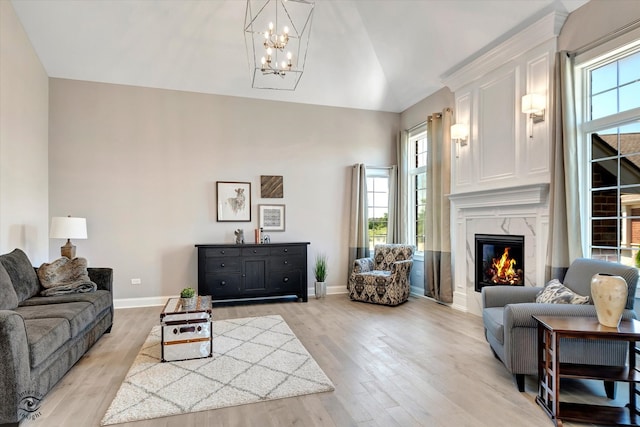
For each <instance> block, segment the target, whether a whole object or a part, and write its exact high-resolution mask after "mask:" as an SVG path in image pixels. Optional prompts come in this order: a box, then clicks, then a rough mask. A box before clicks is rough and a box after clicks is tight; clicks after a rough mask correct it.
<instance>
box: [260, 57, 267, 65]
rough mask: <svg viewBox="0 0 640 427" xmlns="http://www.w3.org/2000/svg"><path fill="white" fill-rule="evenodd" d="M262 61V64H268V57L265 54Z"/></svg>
mask: <svg viewBox="0 0 640 427" xmlns="http://www.w3.org/2000/svg"><path fill="white" fill-rule="evenodd" d="M261 62H262V65H264V64H266V63H267V58H265V57H264V56H263V57H262V59H261Z"/></svg>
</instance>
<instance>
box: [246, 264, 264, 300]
mask: <svg viewBox="0 0 640 427" xmlns="http://www.w3.org/2000/svg"><path fill="white" fill-rule="evenodd" d="M242 270H243V272H244V277H243V279H244V287H243V289H242V293H243V294H260V293H264V292H266V290H267V286H266V285H267V280H266V278H267V276H266V272H267V260H266V259H245V260H244V261H243V269H242Z"/></svg>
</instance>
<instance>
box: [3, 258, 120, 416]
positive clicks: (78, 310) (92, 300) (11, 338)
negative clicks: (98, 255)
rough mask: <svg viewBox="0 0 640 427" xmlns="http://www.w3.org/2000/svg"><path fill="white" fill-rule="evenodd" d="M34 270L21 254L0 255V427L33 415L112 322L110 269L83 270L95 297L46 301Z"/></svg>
mask: <svg viewBox="0 0 640 427" xmlns="http://www.w3.org/2000/svg"><path fill="white" fill-rule="evenodd" d="M36 271H37V270H36V269H34V267H33V266H32V265H31V262H30V261H29V259H28V257H27V255H26V254H25V253H24V252H23V251H21V250H20V249H16V250H14V251H13V252H11V253H8V254H5V255H1V256H0V426H9V425H11V426H17V425H18V423H19V422H20V421H21V420H22V419H24V418H26V417H29V416H35V414H37V408H38V406H39V401H40V400H41V399H42V398H43V397H44V396H45V395H46V393H47V392H48V391H49V390H51V389H52V388H53V386H54V385H55V384H56V383H57V382H58V380H60V378H62V377H63V376H64V375H65V373H66V372H67V371H68V370H69V369H70V368H71V367H72V366H73V365H74V364H75V363H76V362H77V361H78V360H79V359H80V358H81V357H82V355H83V354H84V353H85V352H86V351H87V350H88V349H89V348H91V346H92V345H93V344H94V343H95V342H96V341H97V340H98V339H99V338H100V337H101V336H102V334H104V333H105V332H109V331H110V330H111V325H112V323H113V296H112V292H111V286H112V282H113V271H112V269H110V268H89V269H88V273H89V278H90V279H91V281H93V282H94V283H96V285H97V287H98V290H97V291H95V292H87V293H76V294H68V295H57V296H48V297H43V296H39V293H40V292H41V291H42V290H43V288H42V287H41V284H40V281H39V280H38V276H37V273H36Z"/></svg>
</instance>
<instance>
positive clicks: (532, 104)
mask: <svg viewBox="0 0 640 427" xmlns="http://www.w3.org/2000/svg"><path fill="white" fill-rule="evenodd" d="M546 105H547V99H546V97H545V96H544V95H540V94H537V93H528V94H526V95H524V96H523V97H522V112H523V113H524V114H528V115H529V121H530V122H531V131H530V132H529V138H533V125H534V123H540V122H544V111H545V107H546Z"/></svg>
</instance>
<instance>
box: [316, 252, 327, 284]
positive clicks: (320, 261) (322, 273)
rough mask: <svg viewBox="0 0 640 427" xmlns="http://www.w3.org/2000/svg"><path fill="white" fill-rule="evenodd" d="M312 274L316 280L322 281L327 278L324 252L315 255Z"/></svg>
mask: <svg viewBox="0 0 640 427" xmlns="http://www.w3.org/2000/svg"><path fill="white" fill-rule="evenodd" d="M314 274H315V276H316V281H318V282H324V281H325V280H326V279H327V256H326V255H325V254H321V253H320V254H317V255H316V265H315V269H314Z"/></svg>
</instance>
